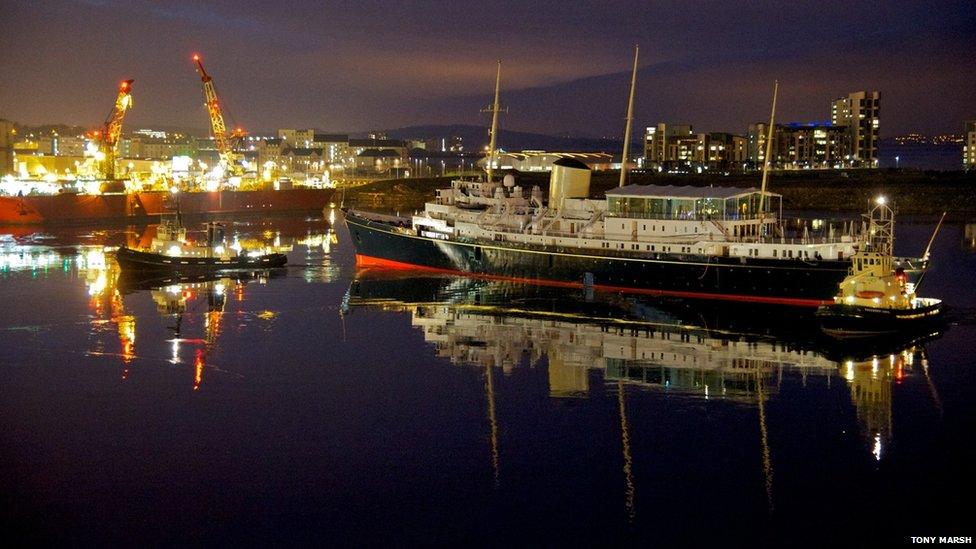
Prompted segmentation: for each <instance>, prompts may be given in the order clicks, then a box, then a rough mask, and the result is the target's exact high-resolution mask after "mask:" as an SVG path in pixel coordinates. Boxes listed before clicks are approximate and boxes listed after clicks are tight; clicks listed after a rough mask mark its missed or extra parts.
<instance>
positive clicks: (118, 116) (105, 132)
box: [89, 80, 134, 180]
mask: <svg viewBox="0 0 976 549" xmlns="http://www.w3.org/2000/svg"><path fill="white" fill-rule="evenodd" d="M132 82H134V80H123V81H122V82H120V83H119V93H118V95H117V96H116V97H115V106H114V107H112V112H110V113H109V115H108V118H107V119H105V125H104V126H102V129H101V130H95V131H94V132H93V134H89V135H90V136H91V137H93V138H94V139H95V140H96V142H97V143H98V152H97V153H96V155H95V159H96V161H97V166H98V168H97V169H98V175H99V177H101V178H103V179H106V180H114V179H115V178H116V177H115V159H116V154H117V149H118V144H119V138H120V137H121V136H122V120H123V119H125V113H126V111H128V110H129V109H130V108H132Z"/></svg>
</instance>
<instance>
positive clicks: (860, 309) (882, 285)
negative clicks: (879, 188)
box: [816, 197, 943, 338]
mask: <svg viewBox="0 0 976 549" xmlns="http://www.w3.org/2000/svg"><path fill="white" fill-rule="evenodd" d="M866 217H867V218H868V219H867V222H868V226H869V231H868V235H869V236H868V239H867V242H866V246H865V247H864V248H862V249H860V250H859V251H858V252H857V253H855V254H854V255H853V256H852V257H851V267H850V270H849V271H848V275H847V277H846V278H844V280H843V281H842V282H841V283H840V289H839V292H838V293H837V296H836V297H834V303H832V304H830V305H823V306H821V307H820V308H818V309H817V312H816V317H817V320H818V321H819V322H820V327H821V329H822V330H823V331H824V333H826V334H827V335H830V336H832V337H835V338H865V337H885V336H887V337H890V336H896V335H899V334H906V333H916V332H918V331H921V330H924V329H926V328H931V327H933V326H935V325H936V324H937V323H938V322H939V321H940V320H941V319H942V312H943V309H942V301H941V300H938V299H933V298H925V297H918V296H916V295H915V290H916V287H915V285H914V284H913V283H911V282H909V281H908V276H907V275H906V274H905V271H904V269H902V268H900V267H896V268H893V267H892V245H893V243H894V212H893V211H892V209H891V208H890V207H889V206H888V205H887V204H886V203H885V199H884V197H879V198H878V199H877V201H876V202H875V207H874V208H873V209H872V210H871V212H870V213H869V214H868V215H867V216H866Z"/></svg>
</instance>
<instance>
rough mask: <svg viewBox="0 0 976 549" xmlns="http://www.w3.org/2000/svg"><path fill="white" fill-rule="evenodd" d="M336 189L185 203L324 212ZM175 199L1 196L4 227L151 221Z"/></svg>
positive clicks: (205, 210) (185, 208) (196, 197)
mask: <svg viewBox="0 0 976 549" xmlns="http://www.w3.org/2000/svg"><path fill="white" fill-rule="evenodd" d="M333 193H334V191H333V190H332V189H311V188H308V189H303V188H292V189H281V190H273V189H267V190H247V191H233V190H224V191H214V192H181V193H180V196H179V202H180V209H181V211H182V213H183V214H184V215H187V216H193V215H202V214H255V213H268V214H272V213H282V212H303V211H309V212H312V211H315V212H319V211H321V210H322V208H324V207H325V206H326V205H327V204H329V202H330V200H331V199H332V196H333ZM173 200H174V197H173V196H172V193H170V192H168V191H144V192H133V193H105V194H77V193H65V194H56V195H29V196H0V226H2V225H65V224H73V223H85V222H91V221H122V222H128V221H131V222H138V221H142V220H145V221H149V220H152V219H153V218H154V217H158V216H159V215H161V214H163V213H165V212H166V211H167V209H168V207H169V205H170V204H171V203H172V202H173Z"/></svg>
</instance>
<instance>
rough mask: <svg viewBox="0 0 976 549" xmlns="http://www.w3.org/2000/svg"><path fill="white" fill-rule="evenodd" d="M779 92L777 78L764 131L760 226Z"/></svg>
mask: <svg viewBox="0 0 976 549" xmlns="http://www.w3.org/2000/svg"><path fill="white" fill-rule="evenodd" d="M778 92H779V80H777V81H776V83H775V84H773V110H772V112H771V113H769V130H768V131H767V132H766V156H765V158H763V173H762V189H760V190H761V192H760V193H759V225H760V226H762V223H763V220H764V219H765V217H766V216H765V214H763V202H764V201H765V200H766V182H767V181H769V165H770V164H772V159H771V158H770V156H772V154H773V127H774V126H775V125H776V94H777V93H778Z"/></svg>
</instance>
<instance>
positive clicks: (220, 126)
mask: <svg viewBox="0 0 976 549" xmlns="http://www.w3.org/2000/svg"><path fill="white" fill-rule="evenodd" d="M193 61H194V62H195V63H196V65H197V73H198V74H199V75H200V80H202V81H203V96H204V101H205V103H206V105H207V114H209V115H210V131H211V132H212V133H213V138H214V145H215V147H216V148H217V154H219V155H220V162H221V164H223V166H224V173H225V174H227V175H240V174H241V173H242V172H243V169H242V167H241V165H240V164H239V163H238V162H237V159H238V155H237V154H236V153H234V148H233V147H232V146H231V140H232V139H235V138H239V137H243V136H244V130H242V129H241V128H236V129H234V131H233V132H231V133H230V134H228V133H227V126H226V125H225V124H224V114H223V111H222V110H221V108H220V101H219V100H218V99H217V90H216V88H214V83H213V78H212V77H211V76H210V75H209V74H207V71H206V70H204V68H203V63H202V62H201V61H200V55H199V54H196V53H195V54H193Z"/></svg>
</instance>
